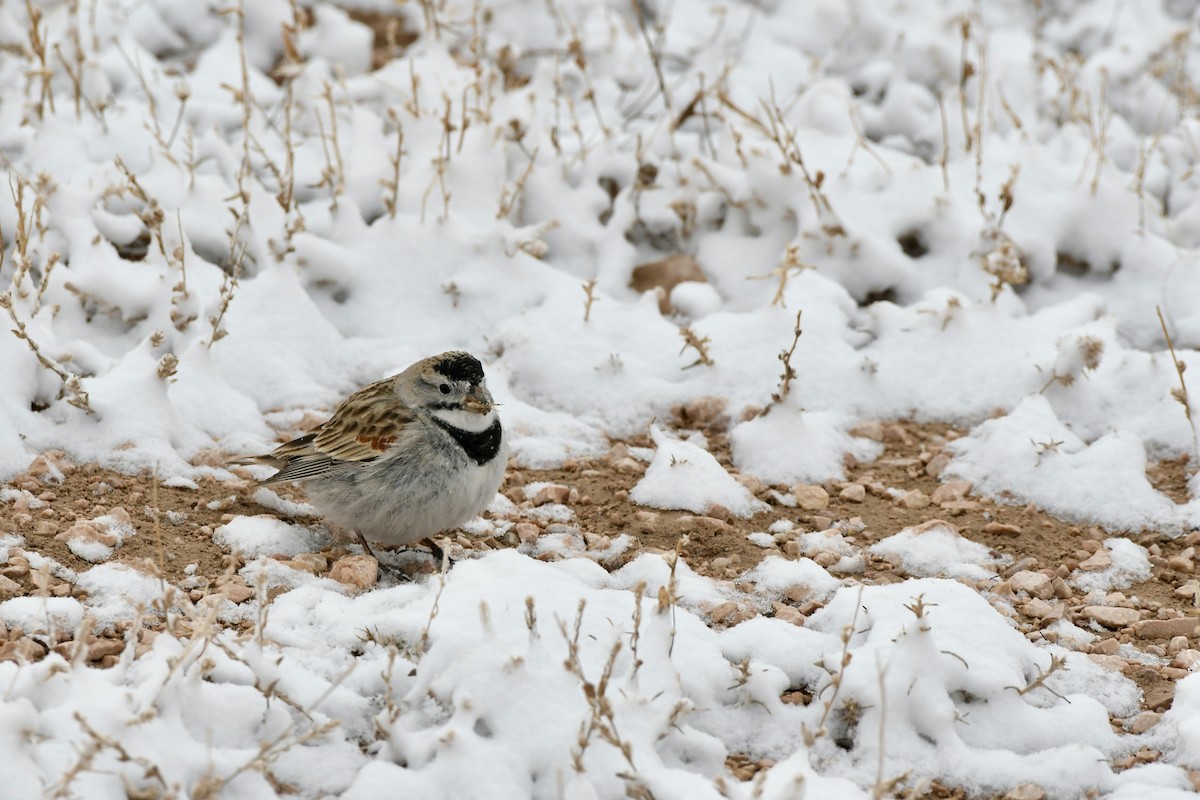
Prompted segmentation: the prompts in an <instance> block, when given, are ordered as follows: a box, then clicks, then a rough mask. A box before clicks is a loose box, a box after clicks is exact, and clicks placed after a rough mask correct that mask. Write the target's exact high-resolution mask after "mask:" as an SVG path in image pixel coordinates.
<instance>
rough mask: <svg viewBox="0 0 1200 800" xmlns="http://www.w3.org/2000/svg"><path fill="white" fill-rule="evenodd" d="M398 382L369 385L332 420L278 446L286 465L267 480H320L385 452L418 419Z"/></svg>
mask: <svg viewBox="0 0 1200 800" xmlns="http://www.w3.org/2000/svg"><path fill="white" fill-rule="evenodd" d="M394 382H395V379H394V378H388V379H385V380H382V381H377V382H376V383H372V384H370V385H369V386H365V387H363V388H362V389H360V390H359V391H357V392H355V393H354V394H352V395H350V396H349V397H348V398H346V400H345V401H344V402H343V403H342V404H341V405H340V406H338V407H337V410H336V411H334V412H333V416H332V417H330V418H329V419H328V420H327V421H326V422H324V423H322V424H321V425H319V426H317V427H316V428H315V429H314V430H312V431H311V432H310V433H306V434H305V435H304V436H301V437H299V438H298V439H293V440H292V441H290V442H287V443H286V444H282V445H280V446H279V447H277V448H275V450H274V451H273V452H272V453H271V457H272V458H274V459H277V460H278V461H280V462H283V468H282V469H280V471H279V472H278V473H276V474H275V475H272V476H271V477H270V478H268V479H267V480H265V481H263V483H264V484H267V483H282V482H284V481H297V480H305V479H308V478H316V477H319V476H321V475H324V474H326V473H328V472H330V471H332V470H335V469H338V468H340V467H343V466H345V465H347V464H352V463H362V462H366V461H373V460H374V459H376V458H379V456H381V455H383V453H384V452H386V451H387V449H388V447H390V446H391V444H392V443H393V442H395V441H396V439H398V438H399V437H400V436H401V434H402V433H403V432H404V428H405V427H406V426H407V425H408V424H409V423H411V422H412V420H413V414H412V412H411V411H409V410H408V409H407V408H406V407H405V406H404V405H402V404H401V403H400V401H399V400H398V399H397V398H396V395H395V392H394V388H393V387H394Z"/></svg>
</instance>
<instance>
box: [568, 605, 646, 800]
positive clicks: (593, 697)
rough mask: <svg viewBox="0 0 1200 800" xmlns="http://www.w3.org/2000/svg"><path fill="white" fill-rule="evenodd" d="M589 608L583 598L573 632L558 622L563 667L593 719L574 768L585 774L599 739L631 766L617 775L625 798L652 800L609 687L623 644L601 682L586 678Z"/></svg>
mask: <svg viewBox="0 0 1200 800" xmlns="http://www.w3.org/2000/svg"><path fill="white" fill-rule="evenodd" d="M586 607H587V600H586V599H583V598H581V599H580V600H579V606H578V610H577V611H576V614H575V624H574V627H573V630H568V628H567V624H566V622H565V621H564V620H562V619H559V620H558V629H559V632H560V633H561V634H562V637H563V640H564V641H565V642H566V645H567V657H566V659H565V660H564V661H563V667H564V668H565V669H566V670H567V672H569V673H571V674H572V675H574V676H575V677H576V678H577V679H578V680H579V682H580V688H581V689H582V690H583V696H584V699H585V700H586V701H587V704H588V708H589V710H590V711H591V715H590V718H589V719H587V720H585V721H583V722H582V723H580V728H579V736H578V739H577V740H576V744H577V745H578V749H577V750H576V749H572V751H571V762H572V767H573V768H574V769H575V771H576V772H584V771H585V767H584V763H583V756H584V753H585V752H586V751H587V748H588V746H589V745H590V744H591V742H592V739H593V737H597V738H599V739H600V741H603V742H604V743H606V744H609V745H611V746H612V747H614V748H616V749H617V750H618V751H619V752H620V753H621V756H622V757H623V758H624V759H625V763H626V765H628V768H629V769H628V770H627V771H626V772H621V773H618V775H617V777H619V778H621V779H622V780H624V781H625V784H626V786H625V790H626V796H627V797H631V798H652V797H653V795H652V794H651V793H650V791H649V789H648V788H647V787H646V785H645V783H644V782H643V781H642V779H641V778H639V777H638V775H637V765H636V764H635V763H634V761H633V744H632V743H631V742H630V741H629V740H627V739H624V738H622V736H621V733H620V731H619V730H618V728H617V718H616V711H615V709H614V708H613V705H612V701H611V700H610V698H609V685H610V683H611V682H612V678H613V672H614V669H615V667H616V663H617V656H618V655H619V654H620V652H621V649H622V644H621V640H620V639H617V640H616V641H614V642H613V644H612V648H611V649H610V650H609V652H608V659H607V660H606V661H605V662H604V669H603V671H602V672H601V674H600V678H599V679H598V680H596V681H591V680H588V678H587V676H586V675H585V674H584V670H583V663H582V661H581V660H580V657H579V639H580V637H581V634H582V630H583V612H584V609H585V608H586Z"/></svg>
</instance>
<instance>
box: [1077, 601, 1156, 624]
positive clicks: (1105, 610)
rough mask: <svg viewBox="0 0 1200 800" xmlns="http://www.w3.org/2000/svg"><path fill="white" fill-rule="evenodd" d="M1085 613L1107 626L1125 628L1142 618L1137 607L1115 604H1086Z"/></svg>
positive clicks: (1086, 615)
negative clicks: (1122, 606)
mask: <svg viewBox="0 0 1200 800" xmlns="http://www.w3.org/2000/svg"><path fill="white" fill-rule="evenodd" d="M1083 615H1084V616H1085V617H1087V618H1089V619H1093V620H1095V621H1096V622H1099V623H1100V624H1101V625H1103V626H1104V627H1106V628H1125V627H1128V626H1130V625H1132V624H1133V623H1135V622H1137V621H1138V620H1139V619H1141V617H1142V615H1141V612H1139V611H1138V610H1137V609H1136V608H1119V607H1114V606H1085V607H1084V609H1083Z"/></svg>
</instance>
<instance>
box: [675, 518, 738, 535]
mask: <svg viewBox="0 0 1200 800" xmlns="http://www.w3.org/2000/svg"><path fill="white" fill-rule="evenodd" d="M678 522H679V524H680V525H693V526H695V527H697V528H699V529H700V530H704V531H710V532H712V533H728V532H729V531H731V530H732V528H730V527H729V523H727V522H722V521H721V520H719V519H713V518H712V517H693V516H692V515H691V514H684V515H683V516H681V517H680V518H679V520H678Z"/></svg>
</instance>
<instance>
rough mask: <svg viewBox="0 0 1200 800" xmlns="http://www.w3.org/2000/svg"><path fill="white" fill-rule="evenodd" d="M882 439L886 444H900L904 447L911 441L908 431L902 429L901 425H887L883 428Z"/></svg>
mask: <svg viewBox="0 0 1200 800" xmlns="http://www.w3.org/2000/svg"><path fill="white" fill-rule="evenodd" d="M883 441H885V442H887V443H888V444H902V445H904V446H905V447H907V446H909V445H911V444H912V443H913V439H912V437H911V436H909V435H908V431H906V430H904V427H903V426H901V425H888V426H887V427H886V428H884V429H883Z"/></svg>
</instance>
